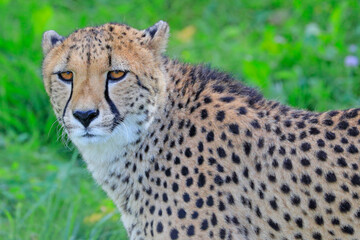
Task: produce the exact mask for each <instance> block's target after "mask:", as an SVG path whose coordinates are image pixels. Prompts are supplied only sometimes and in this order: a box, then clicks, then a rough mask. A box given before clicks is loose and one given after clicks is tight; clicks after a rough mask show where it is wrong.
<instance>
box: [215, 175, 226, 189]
mask: <svg viewBox="0 0 360 240" xmlns="http://www.w3.org/2000/svg"><path fill="white" fill-rule="evenodd" d="M214 182H215V183H216V185H219V186H221V185H223V183H224V180H223V179H222V178H221V177H220V176H219V175H216V176H215V177H214Z"/></svg>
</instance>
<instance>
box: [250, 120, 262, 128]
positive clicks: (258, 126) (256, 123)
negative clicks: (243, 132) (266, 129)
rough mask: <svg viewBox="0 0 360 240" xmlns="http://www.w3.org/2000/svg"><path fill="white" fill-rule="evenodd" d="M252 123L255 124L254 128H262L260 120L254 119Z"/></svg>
mask: <svg viewBox="0 0 360 240" xmlns="http://www.w3.org/2000/svg"><path fill="white" fill-rule="evenodd" d="M250 124H251V126H253V128H260V124H259V122H258V120H253V121H252V122H251V123H250Z"/></svg>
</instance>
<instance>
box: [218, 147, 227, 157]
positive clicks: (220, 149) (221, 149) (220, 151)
mask: <svg viewBox="0 0 360 240" xmlns="http://www.w3.org/2000/svg"><path fill="white" fill-rule="evenodd" d="M216 151H217V153H218V155H219V157H220V158H225V157H226V152H225V150H224V149H223V148H222V147H218V148H217V149H216Z"/></svg>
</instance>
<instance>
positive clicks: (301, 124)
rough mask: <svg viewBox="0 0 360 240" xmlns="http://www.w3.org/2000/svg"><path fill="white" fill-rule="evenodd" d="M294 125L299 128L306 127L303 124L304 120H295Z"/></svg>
mask: <svg viewBox="0 0 360 240" xmlns="http://www.w3.org/2000/svg"><path fill="white" fill-rule="evenodd" d="M296 126H297V127H298V128H299V129H302V128H304V127H306V125H305V123H304V122H297V123H296Z"/></svg>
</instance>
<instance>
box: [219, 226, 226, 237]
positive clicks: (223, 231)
mask: <svg viewBox="0 0 360 240" xmlns="http://www.w3.org/2000/svg"><path fill="white" fill-rule="evenodd" d="M225 236H226V231H225V229H224V228H221V229H220V231H219V237H220V239H225Z"/></svg>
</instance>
